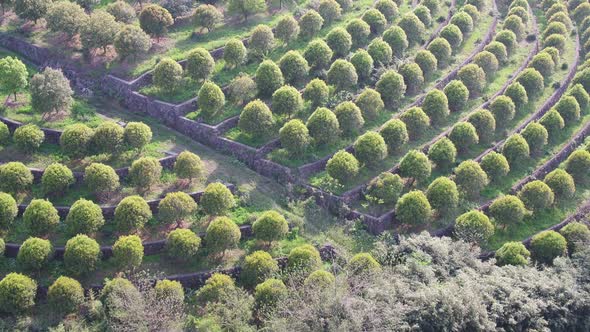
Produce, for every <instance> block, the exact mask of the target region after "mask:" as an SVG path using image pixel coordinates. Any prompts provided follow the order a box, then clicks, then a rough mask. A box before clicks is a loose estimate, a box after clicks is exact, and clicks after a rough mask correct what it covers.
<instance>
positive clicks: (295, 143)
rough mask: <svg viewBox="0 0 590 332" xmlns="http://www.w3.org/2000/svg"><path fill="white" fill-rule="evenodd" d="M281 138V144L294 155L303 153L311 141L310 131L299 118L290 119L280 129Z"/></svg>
mask: <svg viewBox="0 0 590 332" xmlns="http://www.w3.org/2000/svg"><path fill="white" fill-rule="evenodd" d="M279 139H280V141H281V146H282V147H284V148H285V149H286V150H287V151H288V152H289V153H290V154H291V155H292V156H298V155H301V154H303V153H304V152H305V150H306V149H307V147H308V146H309V144H310V143H311V136H309V131H308V129H307V127H306V126H305V124H304V123H303V122H302V121H301V120H299V119H294V120H290V121H289V122H287V123H285V125H284V126H283V127H282V128H281V130H279Z"/></svg>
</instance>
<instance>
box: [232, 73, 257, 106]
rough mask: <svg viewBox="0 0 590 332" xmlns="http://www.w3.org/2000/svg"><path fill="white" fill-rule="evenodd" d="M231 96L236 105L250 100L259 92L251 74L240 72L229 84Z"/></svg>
mask: <svg viewBox="0 0 590 332" xmlns="http://www.w3.org/2000/svg"><path fill="white" fill-rule="evenodd" d="M227 91H228V94H229V98H230V100H231V101H232V102H234V103H235V104H236V105H242V104H243V103H245V102H249V101H251V100H252V99H254V97H256V95H257V94H258V90H257V87H256V83H255V82H254V80H252V78H250V76H248V75H246V74H244V73H240V74H239V75H238V76H236V77H235V78H234V79H232V80H231V82H230V83H229V85H228V86H227Z"/></svg>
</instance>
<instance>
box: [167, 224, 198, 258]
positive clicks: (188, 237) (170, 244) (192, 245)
mask: <svg viewBox="0 0 590 332" xmlns="http://www.w3.org/2000/svg"><path fill="white" fill-rule="evenodd" d="M200 246H201V238H200V237H199V236H197V234H195V233H194V232H193V231H191V230H190V229H182V228H178V229H175V230H173V231H172V232H170V233H168V236H167V237H166V251H167V253H168V256H170V257H171V258H173V259H176V260H180V261H185V262H189V261H191V260H192V259H193V258H194V257H195V256H196V255H197V252H198V250H199V247H200Z"/></svg>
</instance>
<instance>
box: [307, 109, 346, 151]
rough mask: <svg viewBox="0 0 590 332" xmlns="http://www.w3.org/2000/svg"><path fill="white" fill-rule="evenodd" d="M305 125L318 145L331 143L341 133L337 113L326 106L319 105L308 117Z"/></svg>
mask: <svg viewBox="0 0 590 332" xmlns="http://www.w3.org/2000/svg"><path fill="white" fill-rule="evenodd" d="M305 126H306V127H307V130H308V131H309V135H310V136H311V137H312V138H313V140H314V143H315V144H316V145H327V144H331V143H333V142H335V141H336V139H337V138H338V135H339V133H340V124H339V123H338V118H337V117H336V114H334V112H332V111H330V110H329V109H327V108H325V107H318V108H317V109H316V110H315V112H313V113H312V114H311V116H310V117H309V119H307V123H306V124H305Z"/></svg>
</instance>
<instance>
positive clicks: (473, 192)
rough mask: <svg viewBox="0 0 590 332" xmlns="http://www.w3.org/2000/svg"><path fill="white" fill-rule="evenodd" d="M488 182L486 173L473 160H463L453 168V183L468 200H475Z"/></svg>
mask: <svg viewBox="0 0 590 332" xmlns="http://www.w3.org/2000/svg"><path fill="white" fill-rule="evenodd" d="M488 182H489V179H488V175H487V174H486V172H484V170H483V169H482V168H481V166H480V165H479V164H478V163H477V162H475V161H473V160H465V161H463V162H462V163H460V164H459V166H457V167H456V168H455V183H457V187H458V188H459V190H460V191H461V193H463V195H464V196H465V197H466V198H468V199H474V198H476V197H477V196H478V195H479V193H480V192H481V191H482V190H483V188H485V186H487V185H488Z"/></svg>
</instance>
